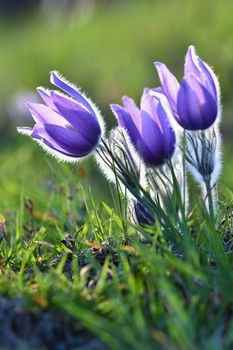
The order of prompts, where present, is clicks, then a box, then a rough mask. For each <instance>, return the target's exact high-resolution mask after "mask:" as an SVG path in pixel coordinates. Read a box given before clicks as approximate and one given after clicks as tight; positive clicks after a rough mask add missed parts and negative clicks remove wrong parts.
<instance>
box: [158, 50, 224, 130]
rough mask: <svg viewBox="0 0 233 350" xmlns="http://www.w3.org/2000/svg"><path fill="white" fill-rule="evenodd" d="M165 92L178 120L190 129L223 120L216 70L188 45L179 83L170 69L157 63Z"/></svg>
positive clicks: (199, 128) (205, 127) (205, 126)
mask: <svg viewBox="0 0 233 350" xmlns="http://www.w3.org/2000/svg"><path fill="white" fill-rule="evenodd" d="M155 66H156V69H157V71H158V75H159V78H160V82H161V85H162V89H163V92H164V94H165V95H166V96H167V98H168V100H169V103H170V106H171V108H172V110H173V113H174V116H175V118H176V121H177V122H178V123H179V124H180V126H182V127H183V128H184V129H187V130H204V129H207V128H209V127H210V126H211V125H213V123H214V122H215V121H216V120H217V119H219V118H220V114H221V106H220V88H219V83H218V79H217V77H216V75H215V74H214V72H213V70H212V69H211V68H210V67H209V66H208V65H207V64H206V63H205V62H204V61H202V60H201V59H200V58H199V57H198V56H197V54H196V52H195V48H194V46H189V48H188V51H187V54H186V57H185V65H184V78H183V80H182V82H181V84H179V82H178V81H177V79H176V77H175V76H174V75H173V74H172V73H171V72H170V70H169V69H168V68H167V66H166V65H165V64H164V63H161V62H155Z"/></svg>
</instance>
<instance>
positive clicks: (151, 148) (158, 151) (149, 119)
mask: <svg viewBox="0 0 233 350" xmlns="http://www.w3.org/2000/svg"><path fill="white" fill-rule="evenodd" d="M122 102H123V106H119V105H116V104H112V105H111V109H112V111H113V113H114V114H115V116H116V118H117V121H118V125H119V127H122V128H125V129H126V130H127V132H128V134H129V136H130V139H131V141H132V143H133V145H134V146H135V148H136V150H137V151H138V153H139V154H140V156H141V157H142V159H143V160H144V162H145V163H146V164H147V165H148V166H158V165H161V164H163V163H164V162H166V160H167V159H169V158H170V157H171V156H172V155H173V153H174V150H175V141H176V140H175V133H174V130H173V129H172V127H171V125H170V122H169V117H168V114H169V113H170V111H169V110H168V109H167V108H166V105H165V104H164V103H163V98H162V97H161V94H160V93H158V94H156V93H154V94H153V96H152V95H151V93H150V90H149V89H144V91H143V94H142V97H141V106H140V109H139V108H138V107H137V106H136V104H135V103H134V101H133V100H132V99H131V98H129V97H127V96H124V97H123V98H122Z"/></svg>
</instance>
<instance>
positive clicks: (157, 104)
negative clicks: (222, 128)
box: [18, 46, 220, 167]
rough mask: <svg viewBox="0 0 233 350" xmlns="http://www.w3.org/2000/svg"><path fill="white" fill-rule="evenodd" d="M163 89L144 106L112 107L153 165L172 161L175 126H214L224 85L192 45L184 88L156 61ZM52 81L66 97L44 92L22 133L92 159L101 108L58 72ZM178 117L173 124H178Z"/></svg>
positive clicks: (70, 156) (147, 96)
mask: <svg viewBox="0 0 233 350" xmlns="http://www.w3.org/2000/svg"><path fill="white" fill-rule="evenodd" d="M155 66H156V68H157V71H158V74H159V78H160V81H161V87H159V88H156V89H148V88H146V89H144V91H143V94H142V97H141V105H140V108H138V107H137V105H136V104H135V102H134V101H133V100H132V99H131V98H129V97H127V96H124V97H123V98H122V103H123V106H120V105H117V104H112V105H111V109H112V111H113V113H114V114H115V116H116V118H117V121H118V126H119V127H120V128H124V129H125V130H126V131H127V133H128V135H129V137H130V140H131V142H132V144H133V145H134V147H135V149H136V150H137V152H138V153H139V155H140V156H141V158H142V159H143V161H144V162H145V164H146V165H147V166H149V167H151V166H160V165H162V164H164V163H166V161H167V160H168V159H170V158H171V157H172V156H173V154H174V152H175V148H176V142H177V137H176V133H175V131H174V130H173V128H172V125H174V122H175V123H178V125H180V126H181V127H182V128H184V129H187V130H191V131H196V130H205V129H207V128H209V127H210V126H211V125H212V124H213V123H214V122H215V120H216V119H217V117H218V115H219V109H220V103H219V99H220V97H219V86H218V81H217V78H216V76H215V75H214V73H213V71H212V69H211V68H210V67H209V66H208V65H207V64H206V63H205V62H203V61H202V60H201V59H200V58H199V57H198V56H197V55H196V53H195V50H194V47H193V46H190V47H189V48H188V52H187V54H186V57H185V68H184V70H185V74H184V79H183V80H182V82H181V84H179V83H178V81H177V79H176V78H175V76H174V75H173V74H172V73H171V72H170V71H169V69H168V68H167V67H166V65H165V64H164V63H160V62H156V63H155ZM51 82H52V84H54V85H55V86H57V87H58V88H60V89H61V90H63V91H64V92H65V93H66V94H65V95H63V94H62V93H60V92H57V91H54V90H45V89H43V88H38V92H39V94H40V96H41V98H42V100H43V101H44V103H45V104H37V103H30V102H29V103H27V108H28V109H29V111H30V112H31V114H32V117H33V119H34V120H35V122H36V124H35V126H34V128H33V129H31V128H19V129H18V131H19V132H20V133H23V134H27V135H29V136H30V137H31V138H33V139H36V140H37V141H38V142H39V143H40V144H41V145H42V146H43V147H45V148H46V150H48V151H49V152H50V153H52V154H55V155H56V156H58V157H60V158H62V159H65V160H70V161H72V160H76V159H79V158H82V157H85V156H87V155H89V154H90V153H91V152H92V151H93V150H94V149H95V148H96V147H97V146H98V145H99V144H100V143H101V142H100V140H101V136H102V135H103V121H102V118H101V116H100V113H99V111H98V109H97V108H96V107H95V105H94V104H93V103H92V102H91V101H90V100H89V99H88V98H87V97H86V96H85V94H84V93H82V92H81V91H80V90H79V89H78V88H76V87H75V86H74V85H73V84H71V83H69V82H67V81H66V80H65V79H64V78H62V77H61V76H60V75H59V74H58V73H56V72H52V73H51ZM172 119H173V120H172Z"/></svg>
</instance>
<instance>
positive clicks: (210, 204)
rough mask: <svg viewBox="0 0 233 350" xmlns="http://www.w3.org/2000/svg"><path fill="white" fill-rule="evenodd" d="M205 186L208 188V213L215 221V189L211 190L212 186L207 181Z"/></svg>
mask: <svg viewBox="0 0 233 350" xmlns="http://www.w3.org/2000/svg"><path fill="white" fill-rule="evenodd" d="M205 186H206V199H207V200H208V205H207V208H208V211H209V214H210V218H211V221H214V220H215V210H214V198H213V196H214V192H213V189H212V188H211V185H210V180H206V181H205Z"/></svg>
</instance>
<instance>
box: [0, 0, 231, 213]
mask: <svg viewBox="0 0 233 350" xmlns="http://www.w3.org/2000/svg"><path fill="white" fill-rule="evenodd" d="M0 13H1V16H0V115H1V118H0V146H1V148H0V164H1V168H0V197H1V200H0V209H3V208H4V209H6V208H8V209H9V208H10V207H11V206H13V205H17V203H18V202H19V198H20V196H32V197H33V196H34V194H36V193H40V195H41V196H42V197H43V191H44V190H45V189H48V188H50V187H49V186H50V183H49V179H50V176H51V175H50V174H51V168H52V169H54V167H55V169H57V167H56V165H55V161H54V160H52V159H51V157H48V156H47V157H45V156H44V154H43V152H42V151H41V150H40V149H39V147H38V146H37V145H36V144H35V143H34V142H32V141H31V140H30V139H28V138H26V137H23V136H21V135H17V133H16V126H17V125H20V126H25V125H31V119H30V116H29V114H28V113H27V111H26V109H25V107H24V102H25V101H27V100H30V101H37V99H38V97H37V95H36V93H35V88H36V87H37V86H39V85H42V86H45V87H49V86H50V83H49V72H50V71H51V70H54V69H55V70H59V71H60V72H61V73H62V74H63V75H65V76H66V77H67V78H68V79H69V80H70V81H72V82H75V83H76V84H77V85H78V86H82V87H83V88H84V90H85V91H87V93H88V95H89V96H91V98H93V100H94V101H96V102H97V104H98V105H99V107H100V108H101V110H102V111H103V114H104V116H105V119H106V122H107V125H108V127H109V128H110V127H111V126H113V125H114V124H116V122H115V121H114V117H113V116H112V114H111V111H110V109H109V103H113V102H117V103H119V102H120V100H121V96H122V95H125V94H126V95H129V96H131V97H133V98H134V99H135V100H136V101H137V102H139V98H140V95H141V92H142V89H143V88H144V87H156V86H158V85H159V80H158V76H157V74H156V71H155V69H154V66H153V61H155V60H159V61H164V62H165V63H166V64H167V65H168V66H169V67H170V68H171V70H172V71H173V72H174V73H175V74H176V75H177V77H178V78H179V79H181V78H182V74H183V61H184V55H185V53H186V50H187V47H188V45H190V44H194V45H195V46H196V49H197V52H198V54H199V55H200V57H201V58H202V59H204V60H205V61H206V62H208V63H209V64H211V65H212V66H213V67H214V70H215V72H216V74H217V75H218V77H219V79H220V84H221V88H222V101H223V121H222V129H221V130H222V134H223V140H224V146H223V155H224V157H223V158H224V160H223V164H224V171H223V176H222V182H223V183H224V184H225V185H227V186H228V187H230V188H232V187H233V176H232V164H233V154H232V147H233V140H232V132H233V25H232V23H233V1H231V0H229V1H228V0H214V1H213V0H205V1H203V0H193V1H191V0H190V1H189V0H166V1H165V0H154V1H153V0H96V1H95V0H21V1H18V0H0ZM61 168H62V166H61ZM73 171H74V172H77V177H78V176H79V177H81V178H82V179H83V180H82V181H84V182H85V181H86V182H87V183H89V181H91V182H92V184H93V187H94V190H95V188H97V187H98V190H100V189H101V186H102V184H103V183H104V182H103V181H102V180H101V175H100V174H99V175H98V176H96V174H97V173H98V172H97V170H96V167H93V163H91V164H89V162H85V163H84V165H83V166H82V167H81V166H77V167H76V166H75V167H73ZM55 172H56V170H55ZM86 179H87V180H86ZM98 179H99V180H98ZM99 185H101V186H99ZM97 192H98V191H97Z"/></svg>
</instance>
